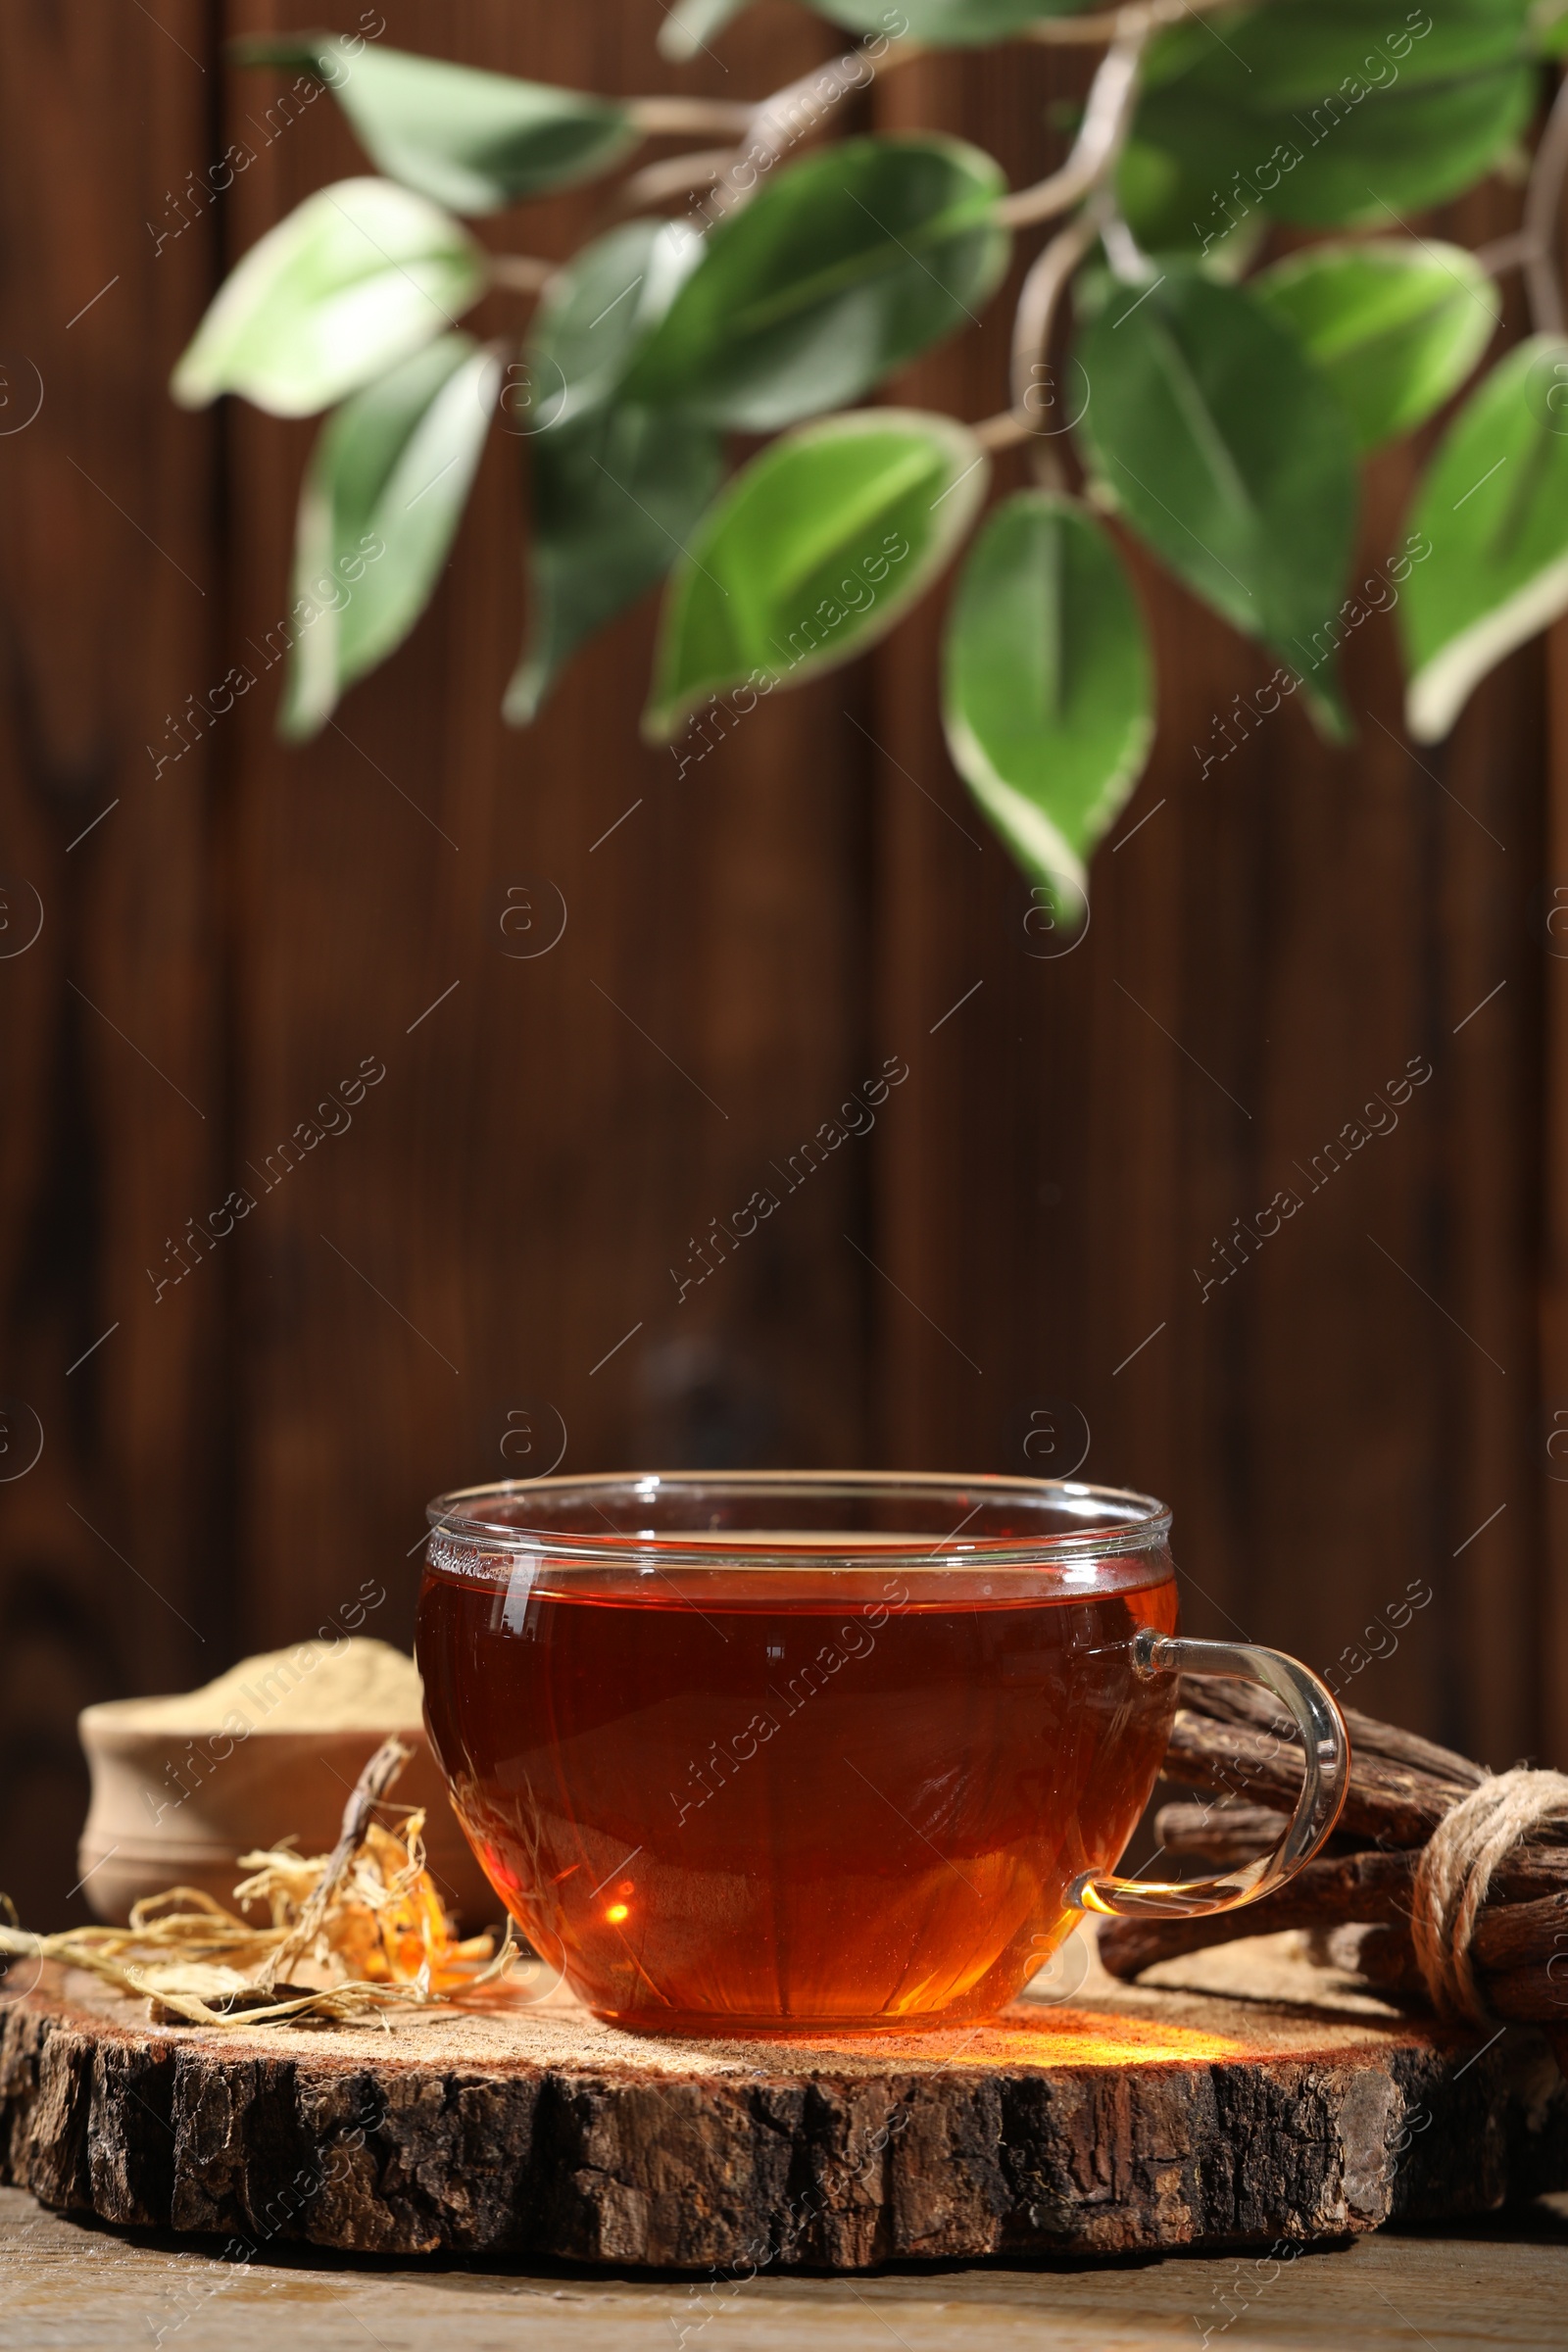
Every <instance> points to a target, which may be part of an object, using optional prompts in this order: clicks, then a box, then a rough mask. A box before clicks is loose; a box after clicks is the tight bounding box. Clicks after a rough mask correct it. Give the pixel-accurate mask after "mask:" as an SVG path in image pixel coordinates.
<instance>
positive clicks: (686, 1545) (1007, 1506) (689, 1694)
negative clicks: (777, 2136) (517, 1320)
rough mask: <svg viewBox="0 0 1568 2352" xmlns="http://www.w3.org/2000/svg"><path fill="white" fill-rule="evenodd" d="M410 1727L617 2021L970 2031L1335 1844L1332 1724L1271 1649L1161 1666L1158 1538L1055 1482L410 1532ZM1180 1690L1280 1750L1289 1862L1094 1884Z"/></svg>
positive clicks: (1320, 1697)
mask: <svg viewBox="0 0 1568 2352" xmlns="http://www.w3.org/2000/svg"><path fill="white" fill-rule="evenodd" d="M431 1522H432V1532H431V1536H430V1541H429V1544H428V1548H427V1554H426V1568H425V1576H424V1584H423V1589H422V1592H421V1594H420V1599H419V1616H418V1641H417V1647H418V1660H419V1667H420V1671H421V1673H422V1675H423V1678H424V1690H425V1710H426V1716H427V1720H428V1723H429V1729H430V1737H431V1740H432V1742H433V1744H434V1747H435V1751H436V1754H437V1755H438V1757H439V1758H440V1761H441V1763H442V1766H443V1768H444V1770H445V1772H446V1775H447V1780H448V1784H449V1786H450V1789H451V1792H452V1799H453V1803H454V1805H455V1807H456V1809H457V1812H458V1816H459V1819H460V1820H461V1821H462V1823H463V1826H464V1828H465V1830H466V1833H467V1836H468V1838H469V1839H470V1841H471V1843H472V1845H473V1849H474V1851H475V1853H476V1854H477V1856H478V1858H479V1861H480V1862H481V1864H482V1865H483V1867H484V1869H485V1871H486V1873H487V1874H488V1876H489V1878H490V1881H491V1884H492V1885H493V1886H494V1887H495V1888H496V1890H497V1892H498V1894H500V1896H501V1897H502V1899H503V1901H504V1902H505V1904H506V1906H507V1908H508V1910H509V1911H510V1912H511V1913H512V1916H513V1917H514V1919H515V1921H516V1922H517V1925H518V1927H519V1928H520V1929H521V1931H522V1933H523V1935H524V1936H526V1937H527V1938H528V1940H529V1942H530V1943H531V1944H532V1945H533V1946H534V1948H535V1949H536V1950H537V1951H539V1952H540V1953H541V1954H543V1955H544V1957H545V1959H546V1960H547V1962H550V1963H552V1964H554V1965H555V1966H556V1967H558V1968H559V1969H560V1971H561V1972H562V1974H563V1975H564V1978H565V1980H566V1982H567V1983H568V1984H569V1985H570V1986H571V1988H572V1990H573V1991H574V1992H575V1993H576V1994H577V1995H578V1997H579V1998H580V1999H581V2000H583V2001H584V2002H585V2003H586V2004H587V2005H588V2006H589V2007H590V2008H592V2009H593V2010H595V2011H596V2012H597V2013H598V2014H599V2015H600V2016H601V2017H604V2018H607V2019H610V2020H612V2021H613V2023H615V2024H617V2025H620V2026H624V2027H630V2028H635V2029H639V2030H642V2031H645V2032H654V2033H664V2034H779V2033H785V2034H813V2033H814V2034H821V2033H825V2032H833V2033H844V2032H861V2031H869V2030H873V2029H879V2028H881V2029H885V2028H892V2029H896V2030H902V2031H906V2032H907V2031H909V2030H911V2029H913V2028H916V2027H934V2026H949V2025H955V2024H959V2023H963V2022H966V2021H971V2020H975V2019H979V2018H985V2017H989V2016H991V2015H993V2014H994V2013H995V2012H996V2011H997V2010H998V2009H1000V2008H1002V2007H1003V2006H1005V2003H1006V2002H1007V2001H1009V2000H1010V1999H1012V1998H1013V1996H1014V1995H1015V1994H1016V1993H1017V1992H1018V1991H1019V1990H1020V1988H1021V1987H1022V1986H1023V1985H1024V1984H1025V1983H1026V1982H1027V1981H1028V1979H1029V1978H1030V1977H1031V1976H1032V1975H1033V1974H1034V1972H1035V1971H1036V1970H1037V1969H1038V1968H1039V1967H1040V1966H1041V1965H1042V1963H1043V1962H1044V1961H1045V1960H1046V1959H1047V1958H1048V1957H1049V1956H1050V1954H1051V1953H1052V1952H1053V1951H1054V1949H1055V1947H1056V1946H1057V1944H1059V1943H1060V1942H1061V1940H1062V1939H1063V1937H1064V1936H1066V1935H1067V1934H1068V1933H1069V1931H1070V1929H1071V1928H1072V1926H1073V1924H1074V1922H1075V1921H1076V1920H1077V1918H1078V1917H1079V1916H1080V1915H1081V1912H1082V1911H1083V1910H1084V1909H1086V1908H1087V1909H1094V1910H1101V1911H1126V1910H1134V1909H1137V1910H1145V1911H1171V1910H1181V1911H1194V1910H1212V1909H1219V1908H1224V1907H1227V1906H1228V1905H1229V1904H1231V1903H1233V1902H1238V1901H1247V1900H1250V1899H1252V1898H1253V1897H1254V1896H1255V1895H1256V1894H1258V1893H1262V1892H1265V1891H1267V1890H1268V1889H1269V1888H1270V1887H1274V1886H1277V1885H1278V1884H1279V1883H1280V1882H1281V1880H1282V1878H1284V1877H1286V1876H1288V1875H1289V1874H1290V1872H1291V1871H1292V1870H1293V1869H1294V1868H1296V1867H1298V1866H1299V1863H1300V1862H1301V1861H1302V1860H1304V1859H1305V1858H1306V1857H1307V1855H1308V1854H1309V1853H1310V1852H1312V1851H1314V1850H1315V1849H1316V1846H1317V1845H1318V1844H1320V1843H1321V1841H1322V1839H1323V1838H1325V1837H1326V1836H1327V1835H1328V1832H1329V1830H1330V1828H1331V1827H1332V1825H1333V1820H1334V1818H1335V1816H1336V1814H1337V1812H1338V1809H1339V1803H1340V1800H1341V1798H1342V1796H1343V1782H1344V1778H1345V1771H1346V1763H1347V1757H1346V1749H1345V1741H1344V1728H1343V1725H1342V1724H1341V1722H1340V1719H1339V1717H1338V1713H1337V1711H1336V1709H1335V1707H1334V1703H1333V1700H1332V1699H1331V1698H1330V1697H1329V1694H1328V1693H1327V1691H1325V1690H1324V1689H1323V1687H1322V1685H1321V1684H1319V1683H1317V1682H1316V1680H1315V1678H1314V1677H1312V1676H1311V1675H1309V1674H1308V1673H1307V1672H1306V1670H1305V1669H1304V1668H1303V1667H1299V1666H1297V1665H1296V1664H1295V1663H1294V1662H1293V1661H1291V1660H1288V1659H1283V1658H1279V1657H1278V1656H1276V1654H1275V1653H1273V1652H1271V1651H1266V1650H1256V1649H1252V1648H1250V1647H1247V1648H1238V1647H1233V1646H1232V1645H1230V1644H1226V1643H1207V1642H1183V1641H1180V1640H1178V1639H1177V1638H1176V1634H1175V1628H1176V1586H1175V1581H1174V1573H1173V1569H1172V1565H1171V1559H1170V1553H1169V1548H1168V1544H1167V1535H1168V1529H1169V1514H1168V1512H1166V1511H1165V1510H1163V1508H1162V1507H1161V1506H1160V1505H1159V1504H1157V1503H1155V1502H1152V1501H1151V1500H1149V1499H1148V1498H1147V1497H1145V1496H1141V1495H1128V1494H1122V1493H1119V1492H1117V1491H1115V1490H1111V1489H1107V1488H1096V1487H1090V1486H1085V1485H1080V1484H1076V1483H1072V1482H1048V1481H1021V1480H1020V1481H1011V1480H1003V1479H985V1478H982V1479H970V1480H956V1479H946V1478H923V1477H909V1476H903V1475H891V1474H881V1473H871V1472H866V1473H858V1474H837V1473H835V1474H823V1475H822V1476H814V1475H809V1474H794V1475H781V1474H777V1473H751V1474H722V1475H720V1474H713V1475H709V1474H704V1473H689V1474H676V1475H673V1476H667V1477H655V1476H647V1477H630V1478H606V1479H582V1480H571V1479H541V1480H537V1481H534V1482H532V1483H530V1484H527V1485H522V1486H510V1487H490V1488H484V1489H473V1490H469V1491H468V1492H466V1493H464V1494H459V1495H448V1496H444V1497H442V1498H441V1499H440V1500H439V1501H438V1502H436V1503H434V1504H432V1505H431ZM1183 1668H1191V1669H1193V1670H1205V1671H1208V1672H1211V1673H1214V1672H1218V1673H1237V1674H1244V1675H1248V1676H1250V1677H1252V1678H1253V1679H1256V1680H1261V1681H1263V1682H1264V1683H1265V1684H1267V1686H1268V1687H1269V1688H1270V1689H1271V1690H1272V1691H1274V1692H1275V1693H1276V1695H1277V1696H1278V1697H1280V1698H1281V1699H1283V1700H1284V1702H1285V1704H1286V1705H1287V1706H1288V1708H1289V1709H1290V1710H1291V1712H1292V1713H1293V1715H1294V1716H1295V1718H1296V1721H1297V1724H1298V1726H1299V1738H1300V1740H1301V1744H1302V1753H1303V1758H1304V1763H1305V1772H1304V1776H1303V1786H1302V1798H1301V1803H1300V1805H1299V1807H1298V1812H1297V1818H1296V1820H1295V1821H1294V1822H1293V1824H1292V1825H1291V1828H1290V1830H1289V1831H1288V1832H1287V1834H1286V1836H1285V1838H1283V1839H1282V1841H1281V1845H1280V1848H1279V1849H1278V1850H1277V1851H1276V1853H1275V1854H1273V1855H1271V1856H1269V1857H1266V1858H1265V1860H1264V1861H1263V1862H1260V1863H1254V1864H1251V1865H1250V1866H1249V1868H1248V1869H1247V1870H1246V1871H1243V1872H1239V1873H1235V1874H1232V1875H1231V1876H1229V1877H1227V1878H1225V1879H1222V1880H1208V1881H1203V1882H1201V1883H1200V1884H1198V1885H1193V1886H1178V1887H1170V1886H1161V1885H1156V1886H1146V1885H1144V1884H1143V1883H1142V1882H1120V1881H1117V1880H1115V1879H1114V1878H1112V1877H1111V1876H1110V1874H1111V1873H1112V1872H1113V1870H1114V1868H1115V1865H1116V1863H1117V1861H1118V1860H1119V1858H1120V1856H1121V1853H1122V1850H1123V1848H1124V1847H1125V1845H1126V1843H1127V1840H1128V1838H1129V1837H1130V1836H1131V1834H1132V1830H1133V1828H1134V1825H1135V1824H1136V1822H1137V1820H1138V1817H1139V1815H1140V1813H1141V1812H1142V1810H1143V1808H1144V1806H1145V1804H1146V1802H1147V1801H1148V1798H1149V1794H1150V1790H1151V1789H1152V1786H1153V1782H1154V1778H1155V1775H1156V1773H1157V1771H1158V1768H1159V1762H1160V1758H1161V1756H1162V1755H1163V1753H1164V1749H1165V1742H1166V1737H1167V1734H1168V1731H1169V1728H1170V1722H1171V1717H1172V1714H1173V1712H1174V1709H1175V1704H1176V1677H1177V1673H1178V1672H1179V1671H1180V1670H1181V1669H1183Z"/></svg>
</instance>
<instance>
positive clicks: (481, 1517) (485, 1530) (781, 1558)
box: [425, 1470, 1172, 1574]
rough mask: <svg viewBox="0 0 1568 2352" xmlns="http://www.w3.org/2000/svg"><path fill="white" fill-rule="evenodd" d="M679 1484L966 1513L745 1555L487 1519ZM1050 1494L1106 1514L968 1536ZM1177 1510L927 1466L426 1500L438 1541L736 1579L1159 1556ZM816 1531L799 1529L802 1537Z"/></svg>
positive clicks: (608, 1482)
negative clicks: (942, 1504)
mask: <svg viewBox="0 0 1568 2352" xmlns="http://www.w3.org/2000/svg"><path fill="white" fill-rule="evenodd" d="M682 1487H695V1488H698V1489H700V1490H703V1491H704V1492H706V1493H708V1494H710V1495H712V1494H714V1493H722V1494H728V1495H762V1494H766V1493H767V1492H769V1491H770V1490H771V1491H774V1492H778V1493H781V1494H782V1495H785V1496H788V1495H789V1494H790V1493H792V1492H793V1493H796V1494H807V1493H810V1494H814V1495H835V1494H837V1495H845V1496H860V1495H868V1494H871V1495H875V1494H881V1495H893V1494H899V1493H909V1494H914V1495H920V1496H921V1497H923V1498H925V1499H931V1498H933V1497H936V1496H939V1495H944V1494H946V1495H948V1496H949V1497H950V1498H951V1499H952V1501H953V1503H954V1504H955V1506H956V1510H957V1513H958V1517H957V1521H956V1525H955V1528H954V1530H953V1533H952V1534H951V1535H948V1536H941V1537H938V1538H937V1540H936V1542H935V1543H934V1544H933V1543H928V1542H927V1541H926V1540H925V1538H923V1537H922V1538H921V1539H919V1540H918V1541H917V1542H911V1543H910V1544H898V1543H890V1542H888V1541H887V1540H886V1539H883V1540H881V1541H867V1542H865V1543H863V1544H856V1543H855V1542H854V1540H853V1539H852V1540H851V1541H849V1542H847V1543H845V1544H842V1545H839V1544H827V1543H824V1542H823V1541H821V1540H820V1539H818V1540H817V1541H814V1542H809V1541H802V1542H800V1543H799V1544H789V1543H785V1544H780V1545H779V1546H778V1547H777V1548H776V1549H774V1548H766V1549H764V1548H763V1547H762V1546H761V1545H760V1544H746V1545H745V1547H744V1551H743V1552H742V1553H741V1556H740V1557H738V1558H737V1556H736V1554H735V1553H734V1552H726V1551H725V1549H724V1548H723V1546H722V1544H717V1543H714V1542H712V1541H711V1540H710V1541H708V1542H704V1543H700V1544H699V1543H693V1542H692V1541H690V1540H689V1539H690V1534H691V1533H692V1532H695V1531H679V1532H676V1533H673V1534H668V1533H664V1532H659V1533H652V1532H649V1531H646V1530H642V1531H639V1530H633V1529H626V1530H620V1529H615V1530H612V1531H611V1532H610V1533H608V1534H606V1535H603V1536H600V1535H584V1534H579V1533H576V1532H572V1533H570V1534H566V1533H563V1532H562V1531H560V1530H558V1529H555V1528H549V1527H529V1526H527V1525H526V1524H525V1523H523V1522H521V1521H518V1520H516V1519H497V1518H494V1517H491V1516H487V1515H486V1508H485V1506H486V1505H489V1506H490V1507H491V1509H493V1508H494V1507H495V1505H496V1504H497V1503H498V1502H501V1501H505V1502H507V1503H508V1504H512V1505H515V1503H516V1501H517V1500H518V1499H519V1498H522V1497H525V1496H527V1495H567V1494H572V1493H577V1494H582V1495H586V1496H588V1497H589V1498H590V1499H591V1498H592V1497H593V1495H595V1494H596V1493H597V1494H600V1495H604V1494H607V1493H609V1492H610V1491H618V1492H620V1493H621V1494H627V1493H628V1492H629V1493H631V1494H633V1495H635V1494H642V1495H651V1494H653V1493H655V1492H656V1491H657V1492H664V1491H668V1490H670V1489H679V1488H682ZM1048 1495H1051V1496H1054V1497H1056V1498H1057V1499H1058V1500H1060V1499H1062V1498H1066V1499H1067V1500H1069V1501H1070V1503H1071V1504H1072V1505H1073V1506H1076V1507H1078V1508H1080V1509H1082V1511H1083V1512H1084V1514H1085V1516H1087V1515H1088V1513H1089V1512H1091V1511H1094V1510H1100V1511H1102V1512H1104V1513H1106V1514H1110V1515H1109V1516H1107V1517H1105V1518H1103V1519H1102V1520H1101V1521H1100V1522H1099V1524H1097V1525H1094V1526H1084V1527H1081V1528H1077V1529H1074V1528H1072V1527H1071V1526H1068V1527H1066V1528H1063V1529H1062V1530H1061V1531H1060V1532H1059V1533H1055V1534H1051V1535H1030V1536H1018V1535H1005V1536H973V1537H966V1536H964V1534H963V1532H962V1528H963V1520H964V1515H965V1514H964V1506H965V1504H966V1503H967V1504H968V1506H969V1511H968V1515H969V1516H972V1515H973V1512H974V1510H975V1509H977V1508H978V1507H979V1503H980V1502H983V1501H986V1500H992V1499H995V1500H998V1501H1001V1500H1004V1499H1006V1498H1008V1497H1016V1498H1018V1499H1020V1500H1034V1501H1039V1500H1040V1499H1042V1498H1043V1497H1045V1496H1048ZM976 1498H978V1499H976ZM1171 1516H1172V1514H1171V1510H1170V1507H1169V1505H1168V1504H1166V1503H1162V1502H1159V1501H1157V1500H1156V1499H1155V1498H1154V1496H1152V1495H1141V1494H1139V1493H1138V1492H1137V1491H1136V1490H1135V1489H1132V1488H1128V1487H1108V1486H1101V1485H1098V1484H1095V1483H1093V1482H1091V1481H1088V1480H1082V1479H1074V1478H1012V1477H1003V1476H998V1475H995V1474H993V1473H989V1472H987V1473H984V1474H980V1475H976V1476H969V1477H965V1476H962V1475H959V1474H955V1473H949V1472H945V1471H928V1470H712V1471H708V1470H657V1471H656V1470H642V1471H600V1472H595V1473H593V1474H591V1475H589V1476H586V1477H573V1476H564V1475H560V1474H553V1475H552V1476H550V1477H548V1478H535V1479H496V1480H493V1481H489V1482H487V1483H484V1484H482V1485H479V1486H472V1487H457V1488H454V1489H452V1490H451V1491H450V1492H449V1493H447V1494H445V1495H436V1496H435V1497H434V1498H433V1499H432V1500H431V1501H430V1502H429V1503H428V1504H427V1505H426V1506H425V1517H426V1519H427V1521H428V1523H429V1527H430V1537H429V1542H430V1543H431V1544H434V1543H436V1542H437V1541H439V1539H440V1538H442V1537H443V1536H445V1537H449V1538H453V1539H455V1540H456V1541H458V1542H459V1543H464V1544H479V1545H482V1546H483V1547H484V1548H485V1549H487V1550H499V1551H504V1552H509V1553H517V1554H533V1555H535V1556H537V1555H540V1554H545V1553H547V1554H548V1555H549V1557H550V1558H551V1559H552V1561H556V1560H572V1561H575V1562H577V1563H579V1564H580V1565H582V1566H593V1567H601V1568H609V1567H615V1566H621V1567H624V1566H626V1565H628V1564H631V1563H634V1562H638V1561H641V1562H644V1563H648V1564H654V1563H657V1565H658V1566H659V1567H661V1568H668V1567H671V1566H674V1567H680V1568H684V1569H691V1570H707V1571H709V1572H712V1571H714V1570H716V1569H718V1568H720V1567H722V1568H723V1569H724V1570H725V1571H726V1572H727V1573H731V1574H733V1573H734V1572H735V1570H736V1569H737V1568H740V1569H743V1570H744V1569H755V1568H765V1569H770V1570H774V1571H777V1570H786V1571H787V1570H791V1569H796V1570H806V1569H811V1570H815V1571H820V1570H822V1569H824V1568H849V1569H853V1568H859V1569H871V1568H877V1569H883V1570H886V1569H889V1568H900V1569H906V1568H907V1569H914V1570H919V1571H921V1572H923V1573H926V1574H930V1573H931V1572H933V1571H940V1570H942V1569H944V1568H957V1567H971V1568H972V1567H981V1566H983V1567H986V1568H1013V1567H1017V1568H1032V1569H1035V1570H1036V1571H1038V1570H1040V1569H1042V1568H1049V1567H1051V1566H1053V1565H1055V1564H1057V1563H1066V1562H1082V1561H1086V1560H1087V1561H1096V1560H1101V1559H1107V1558H1112V1557H1125V1556H1126V1555H1127V1554H1128V1553H1134V1552H1145V1551H1152V1550H1154V1549H1155V1548H1157V1547H1158V1546H1159V1545H1160V1544H1163V1542H1164V1540H1165V1538H1166V1537H1167V1536H1168V1534H1169V1532H1170V1525H1171ZM738 1532H739V1531H738ZM769 1532H771V1531H769ZM808 1535H809V1531H808V1530H805V1529H803V1530H802V1536H803V1539H804V1538H806V1537H807V1536H808Z"/></svg>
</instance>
